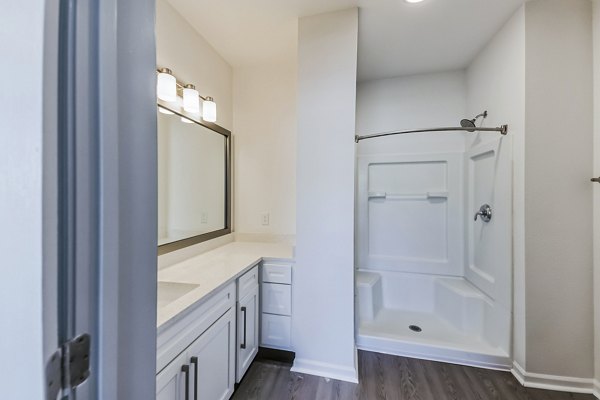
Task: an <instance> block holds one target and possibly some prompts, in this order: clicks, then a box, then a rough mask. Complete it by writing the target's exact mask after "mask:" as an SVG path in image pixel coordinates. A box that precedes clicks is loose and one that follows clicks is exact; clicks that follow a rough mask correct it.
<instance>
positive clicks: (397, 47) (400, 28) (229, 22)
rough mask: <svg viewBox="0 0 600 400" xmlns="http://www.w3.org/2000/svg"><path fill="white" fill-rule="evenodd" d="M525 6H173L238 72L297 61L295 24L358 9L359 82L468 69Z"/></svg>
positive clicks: (511, 2) (492, 2)
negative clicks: (336, 12) (477, 55)
mask: <svg viewBox="0 0 600 400" xmlns="http://www.w3.org/2000/svg"><path fill="white" fill-rule="evenodd" d="M524 1H525V0H425V1H423V2H422V3H419V4H409V3H406V2H405V1H404V0H168V2H169V3H170V4H171V5H172V6H173V7H174V8H175V9H176V10H177V11H178V12H179V13H180V14H181V15H183V16H184V18H185V19H186V20H187V21H188V22H189V23H190V24H191V25H192V26H193V27H194V28H195V29H196V30H197V31H198V32H199V33H200V34H201V35H202V36H203V37H204V38H205V39H206V40H208V42H210V43H211V44H212V45H213V47H214V48H215V49H216V50H217V51H218V52H219V54H221V55H222V56H223V58H225V60H227V62H229V63H230V64H231V65H232V66H233V67H234V68H235V67H240V66H247V65H257V64H261V63H264V62H269V61H278V60H282V59H291V60H294V59H295V56H296V42H297V26H298V25H297V20H298V17H302V16H307V15H314V14H319V13H324V12H328V11H335V10H341V9H345V8H349V7H356V6H358V7H360V14H359V41H358V50H359V54H358V79H359V80H360V81H364V80H370V79H380V78H389V77H393V76H400V75H409V74H416V73H426V72H436V71H446V70H453V69H461V68H464V67H466V66H467V65H468V64H469V63H470V62H471V61H472V60H473V58H474V57H475V55H476V54H477V53H478V52H479V50H480V49H481V48H482V47H483V46H484V45H485V44H486V43H487V42H488V41H489V40H490V39H491V38H492V36H493V35H494V33H495V32H497V31H498V30H499V29H500V28H501V27H502V25H503V24H504V23H505V22H506V21H507V20H508V19H509V18H510V16H511V15H512V14H513V13H514V12H515V11H516V10H517V8H518V7H519V6H520V5H521V4H523V3H524Z"/></svg>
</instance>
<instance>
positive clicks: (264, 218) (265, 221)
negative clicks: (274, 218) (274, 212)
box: [260, 213, 269, 225]
mask: <svg viewBox="0 0 600 400" xmlns="http://www.w3.org/2000/svg"><path fill="white" fill-rule="evenodd" d="M260 220H261V221H262V224H263V225H269V213H264V214H261V216H260Z"/></svg>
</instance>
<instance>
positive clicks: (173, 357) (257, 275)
mask: <svg viewBox="0 0 600 400" xmlns="http://www.w3.org/2000/svg"><path fill="white" fill-rule="evenodd" d="M292 265H293V248H292V246H290V245H287V244H279V243H277V244H276V243H250V242H233V243H229V244H226V245H224V246H222V247H219V248H217V249H214V250H211V251H209V252H206V253H203V254H201V255H198V256H196V257H193V258H190V259H187V260H185V261H183V262H180V263H177V264H175V265H172V266H170V267H167V268H165V269H162V270H160V271H159V272H158V310H157V366H156V373H157V375H156V398H157V399H161V400H171V399H186V400H187V399H197V398H203V399H228V398H229V397H230V396H231V394H232V393H233V390H234V388H235V383H237V382H239V381H240V380H241V379H242V377H243V376H244V374H245V373H246V371H247V370H248V368H249V366H250V364H251V363H252V361H253V359H254V357H255V356H256V354H257V352H258V347H259V345H260V346H263V347H271V348H276V349H283V350H291V333H290V332H291V330H290V327H291V318H292V309H291V290H292V275H293V274H292ZM261 293H262V296H261V295H260V294H261Z"/></svg>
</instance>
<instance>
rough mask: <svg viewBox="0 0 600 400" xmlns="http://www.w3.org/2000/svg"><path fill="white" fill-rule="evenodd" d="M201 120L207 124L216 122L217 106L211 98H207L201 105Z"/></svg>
mask: <svg viewBox="0 0 600 400" xmlns="http://www.w3.org/2000/svg"><path fill="white" fill-rule="evenodd" d="M202 119H203V120H205V121H207V122H216V121H217V105H216V104H215V101H214V100H213V98H212V97H210V96H209V97H207V98H206V99H204V103H202Z"/></svg>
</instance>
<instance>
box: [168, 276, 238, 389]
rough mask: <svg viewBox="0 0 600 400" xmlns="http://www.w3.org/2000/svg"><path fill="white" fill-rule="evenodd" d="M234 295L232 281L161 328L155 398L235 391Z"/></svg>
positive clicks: (234, 288) (234, 289)
mask: <svg viewBox="0 0 600 400" xmlns="http://www.w3.org/2000/svg"><path fill="white" fill-rule="evenodd" d="M235 295H236V286H235V283H232V284H230V285H228V286H227V287H225V288H224V289H222V290H220V291H219V292H217V293H216V294H214V295H211V296H210V298H209V299H207V300H206V301H205V302H203V303H202V304H201V305H199V306H197V307H194V308H193V309H192V310H189V311H186V312H185V314H186V315H184V316H182V317H181V318H179V319H178V320H177V321H175V322H174V323H173V324H170V325H169V326H167V327H166V328H164V329H163V330H161V331H159V333H158V339H157V371H159V372H158V374H157V376H156V398H157V399H159V400H193V399H210V400H223V399H229V397H230V396H231V395H232V394H233V390H234V387H235V355H236V353H235V348H236V329H235V323H236V321H235V317H236V315H235ZM196 393H197V395H196Z"/></svg>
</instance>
